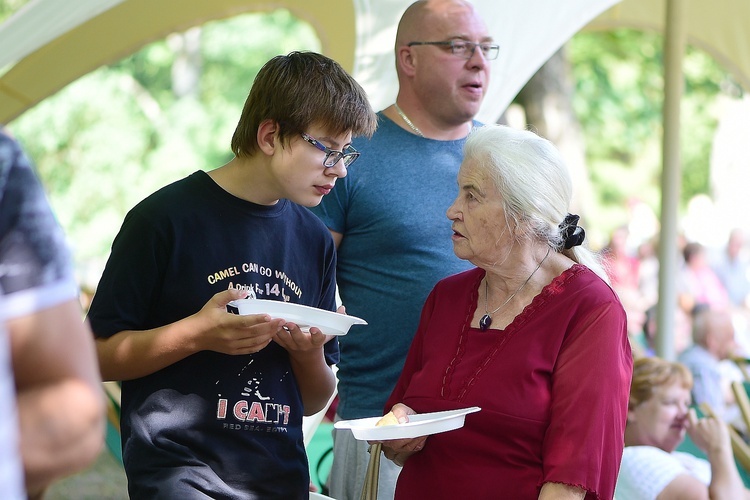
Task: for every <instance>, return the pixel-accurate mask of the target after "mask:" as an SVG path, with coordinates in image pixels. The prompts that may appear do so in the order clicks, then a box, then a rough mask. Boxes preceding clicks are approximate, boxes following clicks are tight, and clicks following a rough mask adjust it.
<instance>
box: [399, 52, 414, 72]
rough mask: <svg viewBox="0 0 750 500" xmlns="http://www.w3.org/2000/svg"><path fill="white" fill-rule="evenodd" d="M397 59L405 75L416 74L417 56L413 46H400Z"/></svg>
mask: <svg viewBox="0 0 750 500" xmlns="http://www.w3.org/2000/svg"><path fill="white" fill-rule="evenodd" d="M396 57H397V58H398V60H397V61H396V62H397V64H398V66H399V67H400V68H401V71H402V72H403V74H404V75H407V76H414V73H415V72H416V58H415V56H414V51H413V50H412V49H411V47H400V48H399V49H398V51H397V52H396Z"/></svg>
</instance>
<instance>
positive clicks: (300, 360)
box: [290, 348, 336, 415]
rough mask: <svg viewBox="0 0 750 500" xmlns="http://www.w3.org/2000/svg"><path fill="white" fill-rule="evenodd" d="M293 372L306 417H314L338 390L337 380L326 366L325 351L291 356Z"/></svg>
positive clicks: (320, 350)
mask: <svg viewBox="0 0 750 500" xmlns="http://www.w3.org/2000/svg"><path fill="white" fill-rule="evenodd" d="M290 360H291V364H292V371H293V372H294V376H295V378H296V379H297V385H298V386H299V389H300V392H301V394H302V404H303V405H304V411H305V415H314V414H315V413H317V412H319V411H320V410H322V409H323V407H325V405H326V403H328V400H329V399H330V397H331V394H333V390H334V389H335V388H336V378H335V376H334V374H333V371H332V370H331V367H330V366H328V365H327V364H326V361H325V357H324V356H323V349H322V348H321V349H319V350H316V351H315V352H313V353H307V355H306V356H305V357H299V356H298V357H293V356H290Z"/></svg>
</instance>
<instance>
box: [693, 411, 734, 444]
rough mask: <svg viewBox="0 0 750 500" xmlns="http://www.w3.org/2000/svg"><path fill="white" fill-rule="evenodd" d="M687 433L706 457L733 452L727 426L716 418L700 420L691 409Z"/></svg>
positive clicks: (708, 417) (709, 417)
mask: <svg viewBox="0 0 750 500" xmlns="http://www.w3.org/2000/svg"><path fill="white" fill-rule="evenodd" d="M687 433H688V435H689V436H690V439H692V440H693V442H694V443H695V445H696V446H697V447H698V448H700V449H701V450H702V451H703V452H704V453H706V455H711V454H713V453H723V452H724V453H726V452H728V453H731V451H732V444H731V441H730V440H729V429H728V428H727V425H726V424H725V423H724V422H723V421H721V420H720V419H718V418H716V417H711V416H706V417H704V418H700V419H699V418H698V416H697V414H696V412H695V408H691V409H690V412H689V413H688V429H687Z"/></svg>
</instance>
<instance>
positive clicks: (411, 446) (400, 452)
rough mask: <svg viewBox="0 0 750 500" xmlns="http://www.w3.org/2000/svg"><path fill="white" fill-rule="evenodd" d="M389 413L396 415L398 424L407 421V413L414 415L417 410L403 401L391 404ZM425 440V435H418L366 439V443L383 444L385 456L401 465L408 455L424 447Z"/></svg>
mask: <svg viewBox="0 0 750 500" xmlns="http://www.w3.org/2000/svg"><path fill="white" fill-rule="evenodd" d="M391 413H393V415H394V416H395V417H396V419H397V420H398V423H399V424H404V423H406V422H408V421H409V415H416V413H417V412H415V411H414V410H412V409H411V408H409V407H408V406H406V405H405V404H403V403H396V404H395V405H393V408H392V409H391ZM426 441H427V436H420V437H416V438H407V439H388V440H385V441H368V443H370V444H376V443H381V444H382V445H383V454H384V455H385V458H387V459H388V460H391V461H392V462H393V463H395V464H396V465H398V466H400V467H403V465H404V463H405V462H406V460H407V459H408V458H409V457H410V456H412V455H413V454H414V453H416V452H418V451H420V450H422V448H424V446H425V442H426Z"/></svg>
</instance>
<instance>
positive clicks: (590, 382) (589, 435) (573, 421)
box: [542, 297, 633, 498]
mask: <svg viewBox="0 0 750 500" xmlns="http://www.w3.org/2000/svg"><path fill="white" fill-rule="evenodd" d="M576 316H577V318H578V319H576V320H574V321H573V322H571V325H570V331H569V332H568V334H566V338H565V340H564V342H563V345H562V347H561V350H560V353H559V355H558V358H557V362H556V365H555V368H554V373H553V375H552V395H553V397H552V404H551V409H550V426H549V428H548V430H547V433H546V435H545V438H544V443H543V451H542V456H543V457H544V477H543V481H542V482H556V483H564V484H569V485H573V486H578V487H582V488H584V489H586V490H587V491H588V492H589V496H596V497H599V498H607V497H611V496H612V494H613V492H614V487H615V482H616V478H617V472H618V467H619V464H620V459H621V456H622V450H623V446H624V433H625V421H626V418H627V402H628V395H629V391H630V379H631V376H632V369H633V368H632V366H633V365H632V355H631V351H630V345H629V342H628V338H627V330H626V321H625V312H624V310H623V309H622V306H621V305H620V304H619V302H617V300H616V299H615V298H614V297H613V298H612V300H610V301H606V300H602V301H599V303H598V304H597V305H594V306H589V307H587V308H586V309H582V310H581V311H580V312H579V313H578V314H577V315H576ZM587 498H588V497H587Z"/></svg>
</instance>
